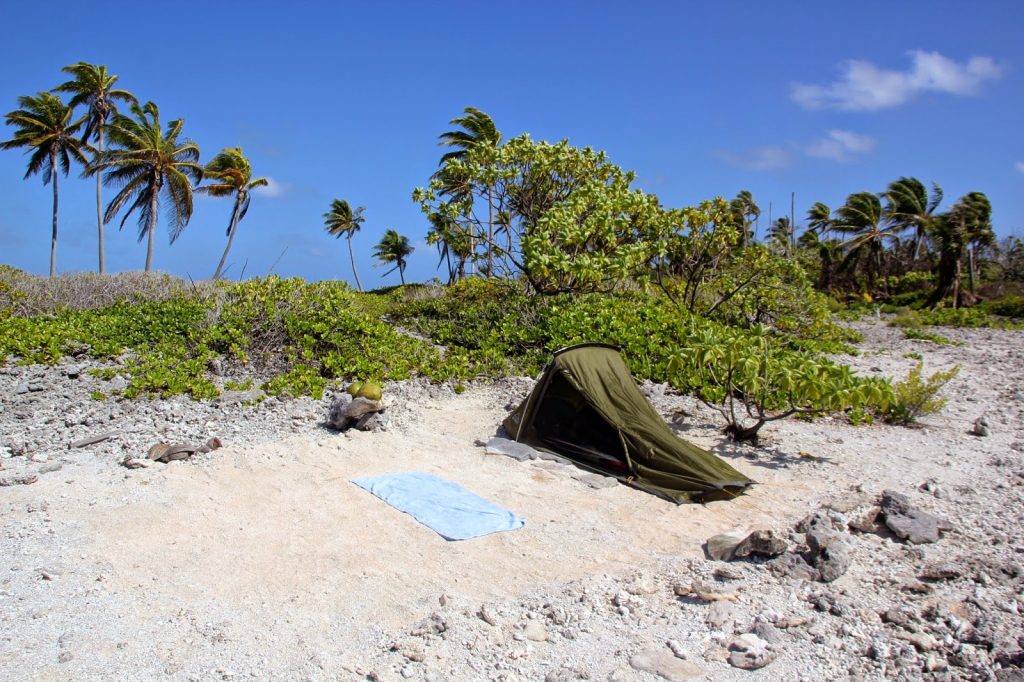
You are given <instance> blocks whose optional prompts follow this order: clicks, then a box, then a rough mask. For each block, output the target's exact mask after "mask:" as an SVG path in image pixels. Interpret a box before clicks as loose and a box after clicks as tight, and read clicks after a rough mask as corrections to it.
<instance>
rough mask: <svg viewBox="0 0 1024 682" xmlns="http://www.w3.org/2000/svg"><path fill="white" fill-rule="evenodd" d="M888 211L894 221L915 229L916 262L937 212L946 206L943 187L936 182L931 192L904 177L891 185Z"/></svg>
mask: <svg viewBox="0 0 1024 682" xmlns="http://www.w3.org/2000/svg"><path fill="white" fill-rule="evenodd" d="M885 198H886V201H887V204H888V205H887V207H886V210H887V211H888V213H889V216H890V217H891V218H892V220H893V222H894V223H895V224H896V225H897V226H899V227H900V228H901V229H903V228H913V230H914V249H913V253H914V260H915V261H916V260H917V259H918V258H919V257H920V255H921V244H923V243H924V240H925V238H926V237H927V235H928V232H929V227H930V225H931V222H932V221H933V220H934V219H935V211H936V209H938V207H939V204H941V203H942V188H941V187H939V186H938V185H937V184H935V183H932V191H931V194H930V195H929V193H928V190H927V189H926V188H925V186H924V183H922V182H921V181H920V180H918V179H917V178H900V179H899V180H894V181H893V182H890V183H889V187H888V188H886V190H885Z"/></svg>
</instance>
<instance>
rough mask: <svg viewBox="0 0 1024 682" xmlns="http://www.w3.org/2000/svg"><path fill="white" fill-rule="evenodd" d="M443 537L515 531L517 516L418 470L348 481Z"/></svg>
mask: <svg viewBox="0 0 1024 682" xmlns="http://www.w3.org/2000/svg"><path fill="white" fill-rule="evenodd" d="M352 482H353V483H355V484H356V485H357V486H359V487H360V488H363V489H365V490H367V491H369V492H371V493H373V494H374V495H376V496H377V497H379V498H380V499H382V500H384V501H385V502H387V503H388V504H390V505H391V506H392V507H394V508H395V509H397V510H399V511H403V512H405V513H406V514H409V515H410V516H412V517H413V518H414V519H416V520H417V521H419V522H420V523H422V524H423V525H425V526H427V527H429V528H431V529H433V530H435V531H437V533H438V534H439V535H440V536H441V537H443V538H445V539H447V540H468V539H469V538H475V537H479V536H481V535H487V534H489V533H497V532H498V531H502V530H515V529H516V528H522V527H523V525H525V523H526V521H524V520H523V519H522V518H521V517H519V516H517V515H516V514H514V513H513V512H510V511H508V510H507V509H502V508H501V507H499V506H498V505H496V504H493V503H492V502H488V501H487V500H485V499H484V498H482V497H480V496H479V495H474V494H473V493H471V492H469V491H468V490H466V489H465V488H462V487H461V486H458V485H455V484H454V483H452V482H451V481H446V480H444V479H443V478H438V477H437V476H433V475H431V474H427V473H423V472H421V471H411V472H409V473H405V474H388V475H385V476H372V477H369V478H357V479H353V481H352Z"/></svg>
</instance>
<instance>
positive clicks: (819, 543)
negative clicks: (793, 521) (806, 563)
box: [805, 528, 839, 552]
mask: <svg viewBox="0 0 1024 682" xmlns="http://www.w3.org/2000/svg"><path fill="white" fill-rule="evenodd" d="M838 539H839V533H837V532H836V531H834V530H832V529H831V528H814V529H812V530H810V531H808V532H807V535H806V536H805V541H806V542H807V547H808V548H810V550H811V551H812V552H821V551H823V550H824V549H825V548H826V547H828V546H829V545H831V544H832V543H833V542H835V541H836V540H838Z"/></svg>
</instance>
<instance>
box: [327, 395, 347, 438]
mask: <svg viewBox="0 0 1024 682" xmlns="http://www.w3.org/2000/svg"><path fill="white" fill-rule="evenodd" d="M351 402H352V396H350V395H349V394H348V393H339V394H338V395H336V396H334V400H333V401H332V402H331V407H330V408H329V409H328V411H327V426H329V427H331V428H332V429H337V430H339V431H340V430H341V429H343V428H344V427H345V426H347V425H348V417H347V416H345V410H347V409H348V406H349V404H350V403H351Z"/></svg>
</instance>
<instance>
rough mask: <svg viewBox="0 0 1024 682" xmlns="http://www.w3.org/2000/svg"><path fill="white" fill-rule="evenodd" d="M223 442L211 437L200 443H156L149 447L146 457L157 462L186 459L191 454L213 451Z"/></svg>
mask: <svg viewBox="0 0 1024 682" xmlns="http://www.w3.org/2000/svg"><path fill="white" fill-rule="evenodd" d="M222 445H223V444H222V443H221V442H220V438H211V439H210V440H208V441H206V442H205V443H204V444H202V445H190V444H188V443H170V444H168V443H157V444H156V445H154V446H153V447H151V448H150V449H149V452H148V453H147V454H146V459H151V460H154V461H157V462H173V461H174V460H178V459H188V458H189V457H191V456H192V455H194V454H196V453H197V452H198V453H205V452H213V451H214V450H216V449H217V448H219V447H221V446H222Z"/></svg>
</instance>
